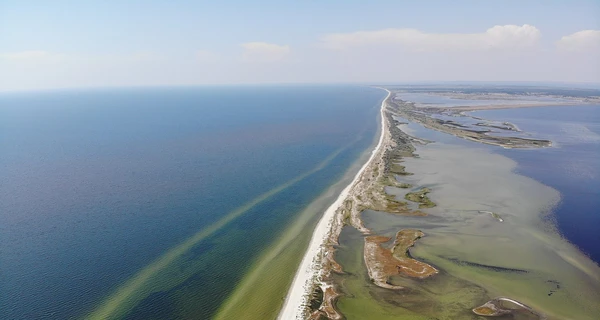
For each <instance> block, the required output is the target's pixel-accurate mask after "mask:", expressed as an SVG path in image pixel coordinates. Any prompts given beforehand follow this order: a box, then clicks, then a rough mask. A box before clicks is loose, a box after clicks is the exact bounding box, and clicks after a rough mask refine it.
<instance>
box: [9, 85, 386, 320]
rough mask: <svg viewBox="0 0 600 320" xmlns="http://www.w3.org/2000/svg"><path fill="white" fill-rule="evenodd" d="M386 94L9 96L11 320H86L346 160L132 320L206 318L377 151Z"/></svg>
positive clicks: (260, 90) (310, 90) (201, 255)
mask: <svg viewBox="0 0 600 320" xmlns="http://www.w3.org/2000/svg"><path fill="white" fill-rule="evenodd" d="M384 96H385V92H383V91H382V90H378V89H373V88H363V87H334V86H331V87H308V86H306V87H239V88H234V87H228V88H223V87H222V88H217V87H215V88H170V89H169V88H161V89H120V90H93V91H63V92H48V93H18V94H17V93H14V94H4V95H1V96H0V168H1V169H0V181H2V182H1V183H0V221H1V223H0V266H1V267H0V268H1V270H2V272H1V273H0V318H2V319H38V318H44V319H46V318H47V319H66V318H72V317H82V316H85V315H86V314H87V313H88V312H90V311H92V310H93V309H94V308H95V307H96V306H97V305H98V304H99V303H100V302H101V301H102V300H103V299H104V298H105V297H106V296H108V295H109V294H110V293H111V292H113V291H114V289H115V288H117V287H118V286H119V285H120V284H122V283H123V282H125V281H126V280H127V279H129V278H130V277H131V276H132V275H134V274H135V273H136V272H137V271H138V270H140V269H142V268H143V267H144V266H146V265H148V264H149V263H150V262H152V261H154V260H155V259H156V258H157V257H160V256H161V255H162V254H164V252H166V251H167V250H168V249H169V248H172V247H173V246H176V245H177V244H179V243H181V242H182V241H184V240H185V239H187V238H189V237H190V236H191V235H193V234H195V233H196V232H198V231H199V230H203V229H204V228H206V227H207V226H210V225H211V224H212V223H214V222H215V221H217V220H219V218H221V217H223V216H224V215H226V214H227V213H228V212H231V211H232V210H234V209H235V208H237V207H239V206H240V205H242V204H244V203H246V202H248V201H251V200H252V199H255V198H256V197H257V196H259V195H260V194H262V193H264V192H267V191H269V190H272V189H273V188H275V187H276V186H279V185H281V184H284V183H286V182H288V181H290V180H291V179H293V178H294V177H297V176H299V175H302V174H303V173H306V172H307V171H310V170H311V169H313V168H315V166H317V165H319V164H320V163H322V162H323V160H324V159H326V158H327V157H330V156H332V155H335V157H334V158H333V160H331V161H330V162H327V163H326V166H325V167H324V168H323V169H322V170H320V171H317V172H315V173H314V174H311V175H308V176H307V177H306V178H304V179H302V180H301V181H299V182H298V183H295V184H293V185H292V186H289V187H288V188H286V189H285V190H283V191H281V192H280V193H278V194H276V195H275V196H273V197H271V198H269V199H268V200H267V201H264V202H262V203H260V204H259V205H257V206H255V207H253V208H252V209H251V210H249V211H247V212H246V213H244V214H243V215H242V216H241V217H239V218H237V219H235V220H233V221H232V222H231V223H229V224H227V225H226V226H225V227H223V228H221V229H219V230H218V232H216V233H215V234H213V235H212V236H211V237H209V238H207V239H206V240H205V241H201V242H200V243H199V244H198V245H196V246H194V248H193V249H192V250H190V252H188V253H186V256H185V257H184V262H185V263H188V265H192V264H193V268H194V269H193V270H194V273H193V275H192V276H189V277H187V278H186V279H184V280H182V281H181V283H179V284H178V286H177V287H175V288H171V289H170V290H166V291H165V290H163V291H159V292H154V293H152V294H151V295H150V296H148V297H147V298H146V299H144V300H143V301H142V302H140V303H139V304H138V305H137V306H136V307H135V308H134V309H133V310H132V311H131V312H130V313H129V314H128V316H127V317H128V318H132V319H133V318H137V319H150V318H174V317H182V315H189V314H193V315H194V316H195V317H197V318H200V319H204V318H207V317H209V316H210V315H211V314H213V313H214V312H215V310H216V308H218V306H219V305H220V303H221V302H222V301H223V300H224V299H225V298H226V297H227V295H228V294H229V293H230V292H231V290H232V289H233V287H234V286H235V284H236V283H237V281H238V280H239V279H240V278H241V277H242V276H243V274H244V272H245V271H246V269H247V266H248V265H249V263H250V262H251V261H252V260H253V259H254V258H255V257H256V256H258V255H259V254H260V252H261V250H262V249H263V248H265V247H266V246H268V245H269V244H270V243H271V242H272V241H273V240H274V239H276V237H277V236H278V235H279V234H278V231H279V230H282V229H283V228H284V227H285V226H286V225H288V224H289V223H290V221H292V219H293V218H294V215H295V214H296V213H297V212H298V211H300V210H301V209H302V208H303V206H305V205H306V204H307V203H309V202H310V201H311V200H312V199H314V198H315V197H316V196H318V195H319V194H320V193H321V192H323V191H324V190H325V189H326V188H327V187H328V186H330V185H331V184H332V183H333V182H335V181H336V180H337V179H339V178H340V177H341V176H342V175H343V173H344V172H345V170H346V169H347V168H348V167H349V166H350V165H351V164H352V162H353V161H355V159H356V158H357V157H358V156H359V155H360V154H361V153H362V152H363V151H364V150H365V149H366V148H367V147H368V146H369V145H370V144H371V143H372V141H373V139H374V136H375V134H376V131H377V121H376V120H375V119H376V116H377V114H378V108H379V104H380V102H381V100H382V99H383V97H384Z"/></svg>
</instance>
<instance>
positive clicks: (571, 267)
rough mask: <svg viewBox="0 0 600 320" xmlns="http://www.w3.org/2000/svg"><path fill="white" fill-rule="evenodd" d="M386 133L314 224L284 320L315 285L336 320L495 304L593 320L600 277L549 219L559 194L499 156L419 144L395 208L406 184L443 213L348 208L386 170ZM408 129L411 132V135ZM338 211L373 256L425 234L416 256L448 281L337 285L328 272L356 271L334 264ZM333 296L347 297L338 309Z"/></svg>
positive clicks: (436, 313)
mask: <svg viewBox="0 0 600 320" xmlns="http://www.w3.org/2000/svg"><path fill="white" fill-rule="evenodd" d="M382 108H383V105H382ZM382 111H383V109H382ZM387 125H389V122H388V121H386V120H385V116H384V115H383V113H382V126H383V127H384V129H382V135H381V137H380V141H379V144H378V146H377V148H376V149H375V151H374V152H373V154H372V156H371V158H370V159H369V161H368V162H367V163H366V164H365V165H364V166H363V168H362V169H361V170H360V172H359V173H358V174H357V175H356V177H355V179H354V181H353V182H352V183H351V184H350V185H349V186H348V187H347V188H346V189H344V191H343V192H342V194H341V195H340V197H339V198H338V200H337V201H336V202H335V203H334V204H333V205H332V206H331V207H330V208H329V209H328V210H327V212H326V213H325V215H324V216H323V218H322V220H321V222H320V223H319V225H318V226H317V229H316V231H315V233H314V235H313V239H312V240H311V245H310V247H309V250H308V251H307V253H306V255H305V257H304V259H303V262H302V265H301V267H300V269H299V271H298V273H297V274H296V277H295V280H294V285H292V287H291V289H290V291H289V294H288V298H287V299H286V302H285V306H284V309H283V310H282V312H281V313H280V316H279V318H280V319H302V318H305V317H308V316H309V315H308V310H309V308H308V304H309V303H308V301H309V299H310V295H311V293H312V289H314V287H315V284H317V285H318V286H319V287H320V288H321V292H323V293H324V295H325V299H324V301H323V304H322V307H321V310H320V313H318V314H316V317H321V316H326V317H327V318H332V319H335V318H341V317H342V316H345V317H346V318H349V319H352V318H364V317H366V316H368V317H370V318H373V319H377V318H388V316H389V318H397V317H401V316H410V317H411V319H428V318H431V317H435V318H439V319H457V318H460V319H477V317H478V316H477V315H476V314H475V313H474V312H473V311H472V310H473V309H476V308H477V307H478V306H482V305H485V303H486V302H488V301H492V302H494V301H503V300H498V299H496V298H498V297H506V299H508V300H506V301H512V300H514V301H516V302H518V303H521V304H523V305H526V306H528V307H531V308H532V310H534V311H535V313H531V314H530V315H527V316H524V315H523V314H520V313H518V312H517V313H515V314H509V315H508V316H509V317H513V316H514V317H515V319H521V318H523V319H529V318H528V317H530V316H532V317H533V319H535V318H536V317H538V315H540V316H539V317H547V318H549V319H595V316H596V315H597V314H600V306H599V305H598V303H597V301H600V267H598V265H596V264H595V263H593V262H592V261H591V260H589V259H588V258H587V257H586V256H585V255H583V254H582V253H581V252H579V250H578V249H577V248H576V247H574V246H572V245H571V244H569V243H568V242H567V241H565V240H564V239H562V238H561V237H560V235H559V234H558V233H557V232H556V230H555V229H554V227H553V224H552V221H551V219H550V218H551V215H550V214H549V213H550V212H551V209H552V208H553V206H555V205H556V204H557V202H558V201H559V200H560V194H559V193H558V192H557V191H556V190H554V189H552V188H550V187H548V186H545V185H543V184H540V183H539V182H537V181H535V180H533V179H530V178H527V177H524V176H520V175H518V174H516V173H514V169H515V167H516V163H515V162H514V161H512V160H510V159H508V158H506V157H503V156H501V155H498V154H493V153H491V152H490V149H489V148H482V147H478V146H477V144H473V146H472V147H466V146H464V145H463V144H456V145H455V144H443V143H439V142H438V143H433V144H427V145H422V146H417V151H416V153H418V157H408V158H406V159H404V160H403V163H402V166H404V167H406V171H407V172H410V173H412V175H401V176H400V175H399V176H397V177H398V181H397V182H398V183H392V184H391V185H388V187H386V191H387V192H388V193H389V194H394V195H396V196H397V197H396V199H402V198H404V197H407V199H408V198H410V197H411V196H410V192H411V191H410V190H403V189H401V188H398V186H400V185H403V186H409V185H410V186H419V188H423V187H426V188H427V190H428V192H427V196H428V197H429V198H430V199H431V201H432V202H433V203H435V204H437V206H435V207H432V208H424V209H423V210H424V211H425V212H426V213H427V214H428V215H427V216H425V217H423V216H422V215H420V216H418V217H409V216H402V217H399V216H393V215H390V214H389V213H384V212H376V211H369V210H366V211H365V212H364V214H363V219H362V220H361V219H360V218H361V216H360V212H361V211H362V210H363V209H369V208H371V209H374V210H381V209H378V208H377V206H366V207H365V208H361V209H360V210H358V211H357V209H356V208H355V207H352V206H351V205H350V207H347V205H348V201H347V199H351V200H353V201H354V202H351V203H350V204H352V203H361V201H362V200H361V201H357V200H360V199H359V198H360V196H361V195H363V193H361V192H364V191H365V190H364V189H363V190H360V188H357V186H360V185H361V183H366V181H367V180H368V178H369V177H371V174H373V173H376V172H377V171H378V168H381V167H380V164H381V160H382V159H383V158H382V157H383V156H384V152H382V151H381V150H380V148H385V147H389V146H390V145H391V141H390V140H389V139H390V137H389V127H388V128H386V127H385V126H387ZM400 127H401V129H402V130H404V131H408V127H406V126H400ZM386 129H387V130H386ZM403 170H404V168H402V170H401V171H403ZM365 185H368V184H365ZM418 190H419V189H414V190H413V191H412V192H413V193H414V192H418ZM369 196H370V194H369ZM385 198H386V199H387V196H386V197H385ZM391 201H393V199H392V200H391ZM382 211H385V210H382ZM336 212H338V213H340V212H341V213H344V212H346V213H349V212H351V213H350V214H349V215H347V216H346V218H347V219H348V220H349V221H348V223H349V224H350V225H351V226H353V227H354V228H355V229H356V230H358V231H360V232H361V233H362V235H361V234H359V235H358V237H362V238H363V239H365V241H363V243H365V244H369V245H371V244H372V247H373V250H372V251H373V252H376V251H377V250H380V249H379V248H380V247H379V243H381V242H382V241H384V240H385V239H389V238H387V237H391V233H392V232H394V233H395V232H397V231H398V230H399V229H407V228H411V229H419V230H423V232H424V233H425V234H427V236H426V237H424V238H423V239H420V240H419V241H418V244H417V246H416V247H415V248H414V249H413V250H412V251H411V252H410V253H411V255H412V257H413V258H416V259H417V260H420V261H423V263H425V264H428V265H431V266H432V267H435V268H436V269H438V270H440V274H434V275H432V276H431V277H427V278H426V279H422V280H409V279H407V278H406V277H402V274H400V275H399V276H397V277H392V278H390V279H387V280H386V278H387V277H391V276H392V273H393V272H391V271H390V272H386V274H385V275H384V276H385V277H381V279H380V280H379V282H383V283H385V284H389V286H388V285H382V284H381V283H379V284H378V283H374V282H372V281H375V280H376V279H375V280H374V277H372V276H371V277H370V278H371V280H368V279H369V277H362V278H361V277H358V278H357V277H356V273H354V274H344V275H341V276H339V277H338V276H336V277H334V278H336V279H337V280H336V281H335V282H331V279H332V278H331V277H330V272H332V271H333V272H337V271H341V270H346V268H347V267H348V268H349V270H356V268H357V266H356V265H347V264H346V261H339V262H341V265H339V264H338V263H337V262H336V261H335V260H334V259H333V255H334V254H335V250H334V249H332V248H333V246H332V244H336V243H337V240H338V238H337V235H339V233H340V231H341V227H342V226H343V225H344V221H343V220H341V219H344V215H342V214H337V215H336V214H335V213H336ZM356 212H358V214H355V213H356ZM363 220H364V221H365V223H363ZM370 234H376V235H378V236H379V237H377V236H375V237H374V236H371V235H370ZM367 235H369V236H367ZM382 235H383V237H380V236H382ZM365 236H367V238H364V237H365ZM369 239H371V240H373V241H369ZM341 244H342V245H344V243H343V242H342V243H341ZM354 246H355V247H352V248H345V249H344V250H347V251H348V250H350V251H357V252H358V251H360V252H361V253H362V250H363V248H361V247H358V246H357V245H356V244H355V245H354ZM381 253H382V254H381V255H380V256H388V254H387V252H384V251H381ZM367 254H368V252H367V251H365V255H367ZM384 258H385V257H384ZM388 258H389V257H388ZM375 260H377V259H375ZM390 261H391V259H390ZM365 262H366V263H367V265H368V264H369V262H368V259H365V260H364V261H361V265H360V266H359V267H358V269H360V270H362V271H360V272H361V273H364V274H366V273H367V269H368V268H367V266H365ZM354 263H356V262H354ZM382 270H383V269H382ZM372 271H373V269H371V271H369V274H370V275H371V274H372ZM392 271H393V270H392ZM324 272H325V273H324ZM375 282H377V281H375ZM337 286H341V292H342V295H341V297H340V298H339V302H336V299H338V295H339V290H338V289H336V288H335V287H337ZM398 289H400V290H398ZM365 292H368V293H365ZM327 293H329V295H328V294H327ZM494 299H496V300H494ZM367 301H368V302H367ZM336 305H337V306H338V307H339V311H341V313H339V312H337V310H336V309H335V307H336ZM488 305H489V304H488ZM358 306H370V307H371V309H368V308H362V307H358ZM480 311H481V310H480ZM515 312H516V311H515ZM539 317H538V318H539ZM499 319H502V318H499Z"/></svg>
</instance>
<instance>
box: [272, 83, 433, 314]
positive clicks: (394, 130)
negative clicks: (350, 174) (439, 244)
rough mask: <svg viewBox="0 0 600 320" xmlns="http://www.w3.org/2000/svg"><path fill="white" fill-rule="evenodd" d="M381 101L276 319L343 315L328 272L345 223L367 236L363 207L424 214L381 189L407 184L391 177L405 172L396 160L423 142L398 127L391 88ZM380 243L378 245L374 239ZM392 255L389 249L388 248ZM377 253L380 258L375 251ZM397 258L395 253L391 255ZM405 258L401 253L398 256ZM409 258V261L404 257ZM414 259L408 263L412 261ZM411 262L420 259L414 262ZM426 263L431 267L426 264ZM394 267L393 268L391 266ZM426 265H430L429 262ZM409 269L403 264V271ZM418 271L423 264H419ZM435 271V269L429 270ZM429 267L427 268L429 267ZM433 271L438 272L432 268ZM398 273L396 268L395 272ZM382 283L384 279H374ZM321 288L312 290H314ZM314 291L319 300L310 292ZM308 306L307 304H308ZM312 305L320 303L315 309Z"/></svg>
mask: <svg viewBox="0 0 600 320" xmlns="http://www.w3.org/2000/svg"><path fill="white" fill-rule="evenodd" d="M386 91H387V92H388V95H387V97H386V98H385V99H384V101H383V102H382V105H381V136H380V138H379V143H378V144H377V147H376V148H375V150H374V151H373V153H372V154H371V157H370V158H369V160H368V161H367V162H366V163H365V165H364V166H363V167H362V168H361V169H360V171H359V172H358V173H357V174H356V176H355V178H354V180H353V181H352V182H351V183H350V185H348V187H346V188H345V189H344V190H343V191H342V193H341V194H340V196H339V197H338V199H337V200H336V201H335V202H334V203H333V204H332V205H331V206H330V207H329V208H328V209H327V211H326V212H325V214H324V215H323V218H322V219H321V220H320V221H319V224H318V225H317V228H316V229H315V232H314V234H313V238H312V239H311V242H310V245H309V248H308V250H307V252H306V254H305V256H304V258H303V260H302V263H301V265H300V268H299V269H298V272H297V273H296V276H295V278H294V282H293V284H292V286H291V288H290V291H289V292H288V296H287V298H286V301H285V303H284V307H283V309H282V311H281V313H280V314H279V319H306V318H309V319H319V318H322V317H326V318H329V319H342V318H343V316H342V315H341V314H340V313H339V312H338V311H337V310H336V309H335V307H334V305H335V300H336V299H337V297H338V296H339V295H340V294H339V292H338V289H337V287H336V284H335V283H334V281H333V279H332V272H336V273H342V272H343V270H342V267H341V266H340V265H339V264H338V263H337V262H336V261H335V258H334V255H335V250H336V248H335V246H336V245H338V239H339V235H340V233H341V231H342V228H343V227H344V226H345V225H351V226H352V227H354V228H356V230H358V231H360V232H361V233H362V234H363V235H365V236H367V235H370V233H371V231H370V230H369V229H368V228H366V227H365V226H364V224H363V221H362V219H361V217H360V215H361V212H363V211H364V210H365V209H370V210H376V211H384V212H388V213H392V214H402V215H413V216H423V215H426V214H425V213H423V212H422V211H420V210H411V209H410V208H409V206H408V204H407V203H406V202H403V201H399V200H397V199H396V197H395V196H393V195H390V194H388V193H387V192H386V187H397V188H410V187H412V186H411V185H408V184H405V183H400V182H398V180H397V179H396V176H403V175H410V173H407V172H406V171H405V170H404V166H402V165H401V162H402V161H403V160H402V158H403V157H410V156H413V152H414V150H415V149H414V147H413V143H420V144H423V143H426V142H425V141H423V140H421V139H416V138H414V137H411V136H409V135H407V134H406V133H404V132H403V131H401V130H400V129H399V128H398V127H397V124H398V121H396V120H394V119H393V117H392V114H393V113H394V111H395V110H391V109H390V108H393V107H394V106H393V105H391V99H390V98H391V97H392V93H391V92H390V91H389V90H386ZM377 247H379V244H377ZM388 252H389V253H390V254H389V255H390V256H391V255H392V253H391V252H390V251H389V250H388ZM379 258H383V256H380V257H379ZM395 259H396V260H397V259H398V257H396V258H395ZM403 259H404V258H400V260H403ZM406 261H408V260H406ZM415 261H416V260H414V259H411V260H410V261H408V262H409V263H408V264H411V263H412V264H415ZM416 263H420V262H418V261H416ZM427 267H430V266H428V265H427ZM394 268H395V267H394ZM430 268H431V267H430ZM408 269H411V268H407V269H406V270H408ZM419 270H421V271H422V270H423V268H421V269H419ZM433 270H435V269H433ZM430 271H431V269H428V271H427V272H430ZM436 272H437V271H436ZM396 274H398V272H396ZM378 284H379V285H381V286H382V287H386V286H385V285H384V284H383V283H378ZM316 292H319V293H322V295H321V294H318V295H316V294H315V293H316ZM315 296H318V297H320V298H319V299H318V300H315V299H314V298H313V299H312V300H311V297H315ZM311 306H312V309H311ZM314 306H319V307H318V308H315V307H314Z"/></svg>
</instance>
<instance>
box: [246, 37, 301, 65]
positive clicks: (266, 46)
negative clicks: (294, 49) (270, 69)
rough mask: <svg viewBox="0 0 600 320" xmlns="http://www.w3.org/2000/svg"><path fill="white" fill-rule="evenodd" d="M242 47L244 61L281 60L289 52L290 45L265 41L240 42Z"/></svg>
mask: <svg viewBox="0 0 600 320" xmlns="http://www.w3.org/2000/svg"><path fill="white" fill-rule="evenodd" d="M241 46H242V48H244V52H243V54H242V58H243V60H244V61H252V62H268V61H280V60H283V59H284V58H285V57H286V56H287V55H288V54H289V53H290V47H289V46H286V45H278V44H273V43H267V42H248V43H243V44H241Z"/></svg>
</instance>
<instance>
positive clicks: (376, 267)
mask: <svg viewBox="0 0 600 320" xmlns="http://www.w3.org/2000/svg"><path fill="white" fill-rule="evenodd" d="M423 235H424V234H423V232H421V231H419V230H413V229H406V230H401V231H399V232H398V234H397V235H396V240H395V241H394V245H393V247H392V248H391V249H388V248H385V247H383V245H382V244H383V243H385V242H387V241H389V240H391V238H389V237H384V236H368V237H365V252H364V258H365V264H366V265H367V270H368V272H369V277H370V278H371V279H372V280H373V282H374V283H375V284H376V285H378V286H380V287H382V288H388V289H401V288H402V287H400V286H395V285H392V284H390V283H389V278H390V277H391V276H393V275H403V276H407V277H412V278H419V279H423V278H427V277H429V276H432V275H434V274H436V273H437V272H438V271H437V270H436V269H435V268H434V267H432V266H430V265H428V264H427V263H424V262H421V261H419V260H416V259H413V258H411V257H410V256H409V255H408V248H409V247H411V246H413V245H414V243H415V241H416V240H417V239H419V238H421V237H422V236H423Z"/></svg>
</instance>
